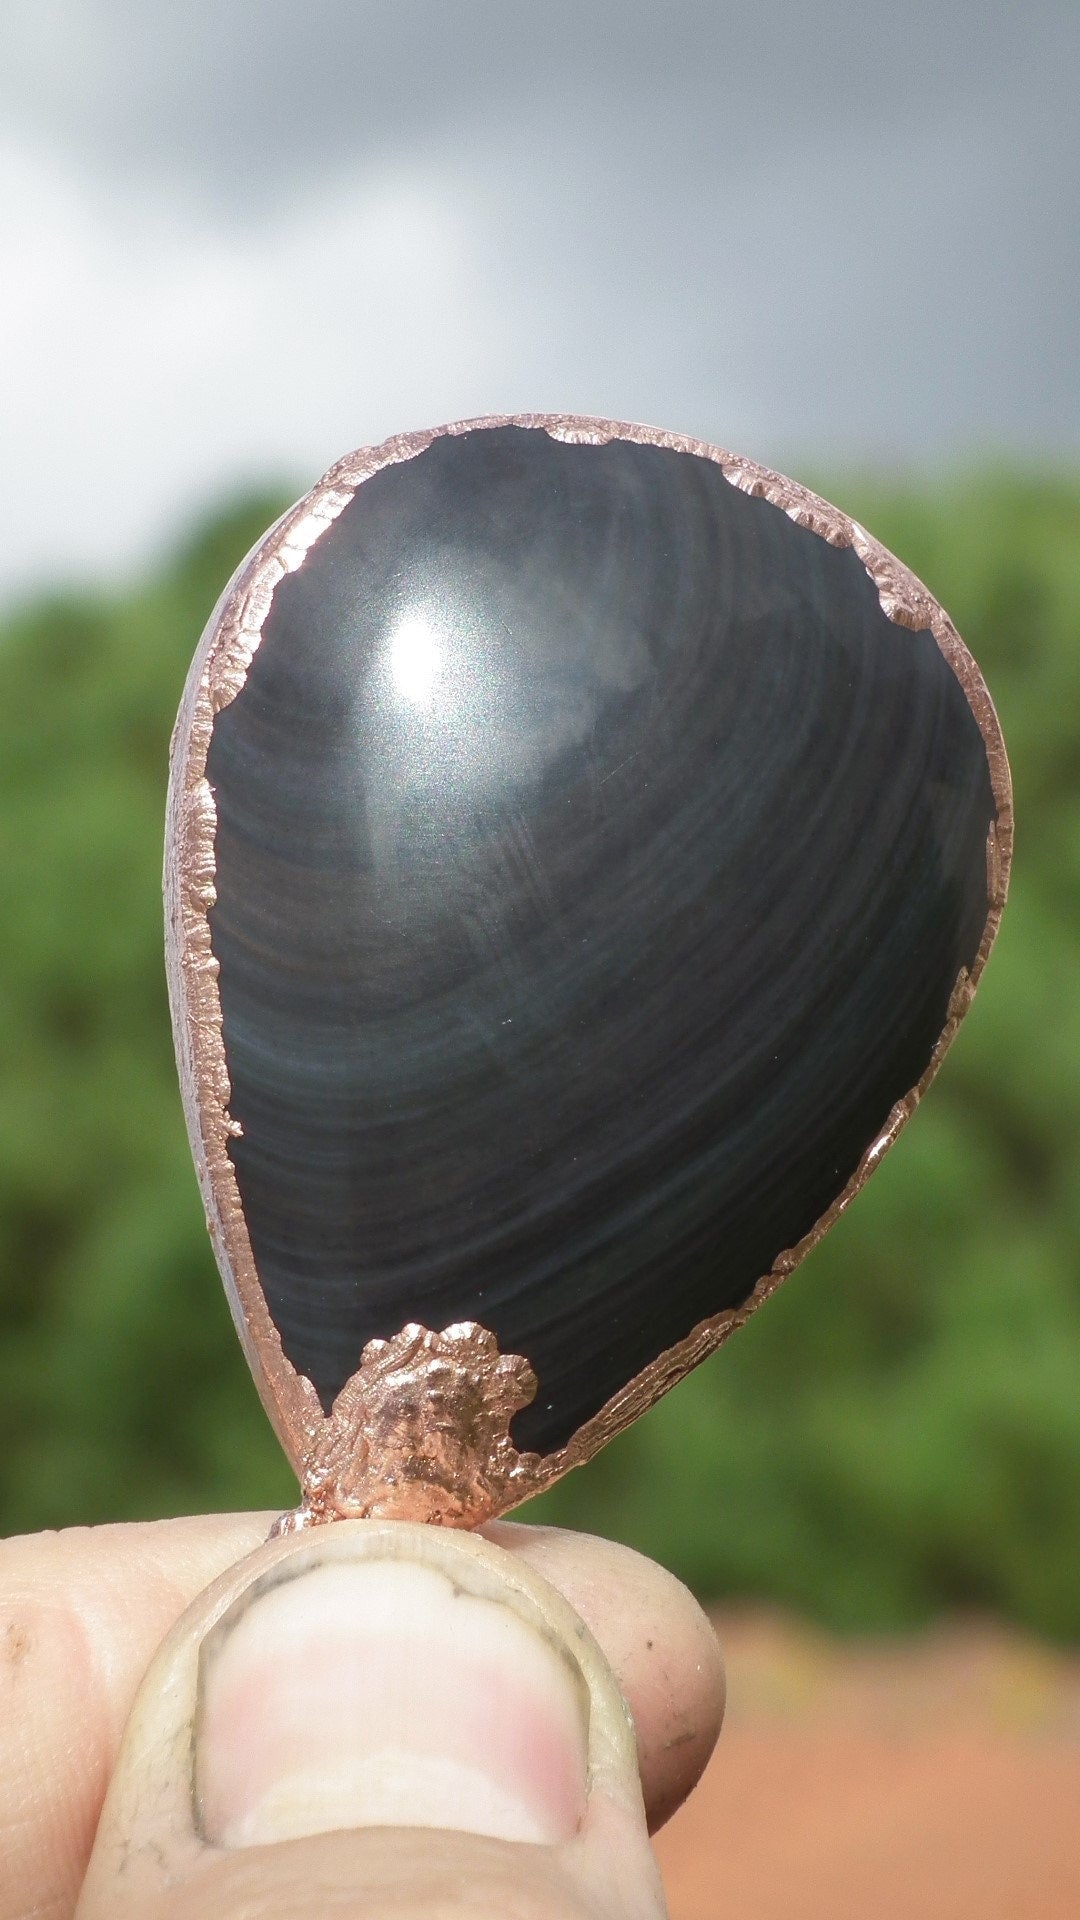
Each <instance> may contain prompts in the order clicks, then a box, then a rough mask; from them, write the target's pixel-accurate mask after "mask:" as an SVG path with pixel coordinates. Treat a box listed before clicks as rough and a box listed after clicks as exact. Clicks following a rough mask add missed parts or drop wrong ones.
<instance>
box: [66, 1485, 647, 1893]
mask: <svg viewBox="0 0 1080 1920" xmlns="http://www.w3.org/2000/svg"><path fill="white" fill-rule="evenodd" d="M483 1911H490V1912H493V1913H506V1914H509V1913H514V1914H515V1915H516V1916H521V1920H571V1917H572V1916H580V1920H586V1916H588V1920H616V1917H617V1920H661V1916H662V1915H663V1911H664V1908H663V1896H662V1893H661V1891H660V1883H659V1877H658V1873H657V1869H656V1865H655V1861H654V1859H653V1856H652V1853H651V1850H650V1848H649V1845H648V1837H647V1829H646V1823H645V1813H644V1806H643V1802H642V1797H641V1788H640V1783H639V1779H638V1771H637V1761H636V1753H635V1745H634V1736H633V1729H632V1725H631V1721H630V1716H629V1713H628V1711H627V1708H626V1706H625V1704H624V1702H623V1699H622V1696H621V1695H620V1693H619V1689H618V1685H617V1682H616V1680H615V1677H614V1675H613V1673H612V1671H611V1669H610V1667H609V1666H608V1664H607V1661H606V1660H605V1659H604V1657H603V1654H602V1653H601V1651H600V1648H599V1646H598V1645H597V1643H596V1642H595V1640H594V1639H593V1637H592V1635H591V1634H590V1633H589V1632H588V1629H587V1628H586V1627H585V1625H584V1623H583V1622H582V1621H581V1620H580V1619H579V1617H578V1616H577V1615H576V1614H575V1613H574V1612H573V1610H572V1609H571V1608H570V1607H569V1605H568V1603H567V1602H566V1601H565V1599H564V1598H563V1597H562V1595H561V1594H559V1593H558V1592H557V1591H556V1589H555V1588H554V1587H552V1586H551V1585H550V1584H549V1583H548V1582H547V1581H545V1580H543V1579H542V1578H541V1577H540V1576H539V1575H538V1574H537V1573H536V1572H535V1571H534V1569H533V1568H531V1567H529V1566H527V1565H526V1564H525V1562H524V1561H523V1560H522V1559H521V1558H519V1557H518V1556H516V1555H512V1554H510V1553H508V1552H506V1551H505V1550H503V1549H502V1548H500V1547H497V1546H495V1545H493V1544H492V1543H491V1542H490V1541H487V1540H484V1539H482V1538H478V1537H477V1536H475V1535H461V1534H454V1533H451V1532H448V1531H444V1530H442V1529H437V1528H432V1527H415V1526H409V1525H406V1524H403V1523H400V1522H398V1523H378V1522H365V1521H352V1522H342V1523H339V1524H337V1525H335V1526H333V1527H327V1528H320V1529H318V1530H315V1531H313V1532H312V1533H310V1534H308V1535H305V1536H301V1537H300V1538H299V1539H297V1538H296V1537H293V1538H289V1539H285V1540H278V1541H274V1542H271V1543H270V1544H269V1545H267V1546H265V1547H263V1548H262V1549H261V1550H260V1551H259V1552H258V1553H256V1554H254V1555H252V1556H251V1557H250V1558H249V1559H248V1560H247V1561H246V1562H244V1563H243V1564H242V1565H241V1566H239V1567H234V1568H232V1569H231V1570H230V1571H229V1572H228V1573H227V1574H225V1575H223V1576H222V1578H221V1579H219V1580H218V1581H217V1582H216V1583H215V1585H214V1586H213V1587H212V1588H211V1589H210V1590H209V1592H208V1593H205V1594H203V1595H201V1596H200V1597H199V1599H198V1600H197V1601H196V1602H195V1603H194V1604H193V1606H192V1607H191V1608H190V1609H189V1610H188V1612H187V1613H186V1614H185V1615H184V1616H183V1618H182V1619H181V1620H180V1621H179V1622H178V1624H177V1626H176V1627H175V1628H174V1630H173V1632H172V1634H171V1635H170V1637H169V1639H168V1641H167V1642H166V1645H165V1646H164V1648H162V1650H161V1652H160V1653H159V1655H158V1656H157V1657H156V1658H155V1660H154V1662H153V1664H152V1665H151V1668H150V1671H149V1673H148V1674H147V1676H146V1679H145V1681H144V1683H143V1685H142V1687H141V1688H140V1690H139V1694H138V1697H137V1699H136V1703H135V1707H134V1710H133V1713H132V1716H131V1719H130V1721H129V1724H128V1727H127V1730H126V1733H125V1735H124V1739H123V1742H122V1745H121V1750H120V1754H119V1757H118V1760H117V1765H116V1769H115V1772H114V1774H113V1778H112V1780H111V1782H110V1786H109V1790H108V1793H107V1796H106V1800H105V1805H104V1808H103V1811H102V1816H101V1821H100V1825H99V1828H98V1833H97V1838H96V1841H95V1845H94V1850H93V1854H92V1857H91V1861H90V1866H89V1870H88V1873H87V1877H86V1882H85V1886H84V1889H83V1893H82V1897H81V1899H80V1902H79V1906H78V1920H146V1916H148V1915H150V1914H153V1915H154V1916H155V1920H195V1916H196V1915H197V1916H199V1920H239V1917H240V1916H241V1915H242V1916H243V1920H271V1916H273V1920H316V1916H319V1917H320V1920H321V1916H323V1915H325V1914H326V1913H328V1912H335V1913H336V1912H340V1913H341V1914H342V1916H343V1920H344V1916H346V1915H351V1916H359V1915H360V1914H363V1915H365V1916H367V1917H369V1920H377V1917H378V1916H383V1915H385V1916H387V1920H388V1917H389V1916H390V1914H391V1913H392V1914H393V1915H394V1916H395V1920H405V1917H406V1916H409V1920H421V1916H430V1915H431V1914H433V1913H438V1915H439V1920H466V1917H467V1916H468V1920H473V1916H475V1915H476V1914H477V1913H478V1912H483Z"/></svg>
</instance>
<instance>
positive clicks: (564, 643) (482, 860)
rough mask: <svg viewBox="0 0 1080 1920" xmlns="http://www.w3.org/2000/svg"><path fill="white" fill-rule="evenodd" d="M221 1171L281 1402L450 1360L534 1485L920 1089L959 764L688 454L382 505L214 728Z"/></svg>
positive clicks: (837, 609)
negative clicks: (511, 1362)
mask: <svg viewBox="0 0 1080 1920" xmlns="http://www.w3.org/2000/svg"><path fill="white" fill-rule="evenodd" d="M208 775H209V778H210V781H211V783H212V786H213V789H214V793H215V796H216V803H217V813H218V829H217V843H216V863H217V875H216V886H217V904H216V906H215V907H214V909H213V910H212V913H211V938H212V943H213V949H214V952H215V954H216V956H217V958H218V960H219V962H220V990H221V1003H222V1010H223V1020H224V1038H225V1047H226V1055H227V1061H228V1068H229V1074H230V1078H231V1082H232V1101H231V1110H232V1113H233V1115H234V1117H235V1118H236V1119H237V1120H238V1121H239V1122H240V1124H241V1126H242V1128H243V1133H242V1136H241V1137H240V1138H238V1139H237V1140H235V1141H234V1142H233V1143H232V1145H231V1147H230V1152H231V1154H232V1157H233V1161H234V1164H235V1169H236V1175H237V1180H238V1184H239V1189H240V1194H241V1198H242V1201H243V1206H244V1211H245V1215H246V1219H247V1223H248V1228H249V1231H250V1236H251V1243H252V1247H253V1251H254V1256H255V1262H256V1267H257V1270H258V1274H259V1278H260V1281H261V1284H262V1287H263V1290H264V1292H265V1294H266V1297H267V1300H268V1303H269V1306H270V1310H271V1312H272V1314H273V1316H274V1319H275V1321H276V1323H277V1326H278V1328H279V1330H280V1332H281V1336H282V1340H283V1344H284V1348H285V1352H286V1354H287V1355H288V1357H289V1359H290V1361H291V1362H292V1364H293V1365H294V1366H295V1367H296V1368H298V1369H299V1370H300V1371H302V1372H303V1373H305V1374H307V1375H309V1376H310V1378H311V1379H312V1380H313V1381H314V1383H315V1385H316V1387H317V1389H318V1392H319V1395H320V1398H321V1400H322V1402H323V1404H324V1406H325V1407H327V1408H329V1406H330V1404H331V1402H332V1400H333V1397H334V1395H335V1394H336V1393H337V1392H338V1390H339V1389H340V1388H341V1387H342V1385H343V1384H344V1382H345V1381H346V1379H347V1378H348V1377H349V1375H350V1374H351V1373H352V1372H354V1371H355V1369H356V1367H357V1365H358V1362H359V1359H360V1354H361V1350H362V1348H363V1346H364V1344H365V1342H366V1341H367V1340H369V1339H371V1338H372V1337H373V1336H375V1335H382V1336H388V1335H390V1334H393V1333H395V1332H397V1330H398V1329H399V1328H400V1327H401V1326H402V1325H403V1324H404V1323H405V1322H406V1321H409V1320H418V1321H420V1322H422V1323H423V1324H424V1325H426V1326H429V1327H433V1328H442V1327H444V1326H446V1325H448V1324H450V1323H451V1322H453V1321H457V1320H464V1319H475V1320H479V1321H481V1322H483V1324H484V1325H485V1326H487V1327H490V1328H491V1329H492V1330H493V1332H494V1333H495V1335H496V1336H497V1339H498V1341H499V1345H500V1347H501V1349H502V1350H503V1351H504V1352H510V1353H522V1354H525V1355H526V1356H527V1357H528V1358H529V1360H530V1361H531V1362H532V1363H533V1365H534V1367H535V1369H536V1372H537V1375H538V1377H539V1382H540V1389H539V1393H538V1395H537V1398H536V1400H535V1402H534V1403H533V1405H532V1406H530V1407H528V1408H526V1409H524V1410H523V1411H522V1412H521V1413H520V1414H519V1415H518V1416H517V1418H516V1420H515V1423H514V1427H513V1429H512V1431H513V1435H514V1439H515V1441H516V1444H517V1445H518V1446H519V1447H522V1448H536V1449H539V1450H541V1451H550V1450H553V1449H554V1448H556V1447H558V1446H560V1445H562V1444H564V1443H565V1442H566V1441H567V1440H568V1439H569V1438H570V1436H571V1435H572V1434H573V1433H574V1431H575V1430H576V1429H577V1428H578V1427H579V1426H580V1425H581V1423H582V1422H584V1421H585V1420H587V1419H588V1418H589V1417H590V1416H591V1415H593V1414H595V1413H596V1412H597V1411H598V1410H599V1408H600V1407H601V1406H602V1405H603V1404H604V1402H605V1401H606V1400H608V1399H609V1398H610V1397H611V1395H612V1394H613V1393H615V1392H616V1390H617V1389H618V1388H620V1387H621V1386H623V1385H624V1384H625V1383H626V1382H627V1381H628V1380H630V1379H631V1378H632V1377H633V1376H634V1375H635V1374H637V1373H638V1372H639V1371H640V1370H641V1369H642V1368H643V1367H644V1366H645V1365H646V1364H647V1363H648V1362H649V1361H651V1360H652V1359H654V1358H655V1357H656V1356H657V1355H658V1354H660V1353H661V1352H663V1351H664V1350H665V1349H666V1348H668V1347H671V1346H672V1345H674V1344H675V1343H676V1342H677V1341H679V1340H680V1339H682V1338H683V1337H684V1336H685V1335H686V1334H688V1333H689V1332H690V1331H691V1329H692V1328H693V1327H694V1326H695V1325H696V1324H697V1323H698V1322H699V1321H701V1320H702V1319H703V1318H705V1317H707V1316H710V1315H713V1314H715V1313H717V1312H719V1311H720V1310H721V1309H722V1308H725V1307H729V1306H734V1305H736V1304H738V1303H739V1302H741V1301H743V1300H745V1299H746V1297H747V1295H748V1294H749V1293H750V1291H751V1290H752V1288H753V1286H754V1283H755V1282H756V1281H757V1279H758V1278H759V1276H761V1275H762V1274H764V1273H766V1272H767V1271H768V1270H769V1268H770V1266H771V1265H772V1263H773V1261H774V1259H775V1258H776V1256H777V1254H778V1253H779V1252H780V1251H781V1250H782V1249H784V1248H787V1247H790V1246H792V1245H793V1244H794V1243H795V1242H797V1241H798V1240H799V1239H800V1238H801V1237H802V1236H803V1235H804V1234H805V1233H806V1232H807V1231H808V1230H809V1229H810V1228H811V1227H812V1226H813V1224H814V1223H815V1222H816V1221H817V1220H818V1219H819V1217H820V1216H821V1214H822V1213H823V1212H824V1211H825V1210H826V1208H827V1207H828V1206H829V1204H830V1202H831V1201H832V1200H833V1199H834V1197H835V1196H836V1195H837V1194H838V1193H839V1192H840V1190H841V1189H842V1188H843V1187H844V1185H845V1184H846V1182H847V1181H848V1179H849V1177H850V1176H851V1174H852V1173H853V1171H854V1169H855V1168H856V1166H857V1164H858V1161H859V1159H860V1157H861V1155H862V1153H863V1152H864V1150H865V1148H866V1147H867V1146H868V1145H869V1143H870V1142H871V1141H872V1139H873V1138H874V1136H875V1134H876V1133H877V1132H878V1130H879V1129H880V1127H881V1125H882V1123H883V1121H884V1120H885V1118H886V1115H887V1114H888V1112H889V1109H890V1107H891V1106H892V1105H893V1103H894V1102H895V1101H896V1100H897V1099H898V1098H899V1097H900V1096H901V1095H902V1094H904V1093H905V1092H906V1091H907V1090H908V1089H909V1088H911V1087H912V1086H913V1085H914V1084H915V1083H916V1081H917V1080H918V1079H919V1078H920V1076H921V1074H922V1072H923V1070H924V1068H925V1067H926V1065H927V1063H928V1060H929V1058H930V1055H931V1052H932V1049H933V1047H934V1044H935V1041H936V1039H937V1036H938V1034H939V1032H940V1030H941V1028H942V1026H943V1024H944V1021H945V1017H946V1009H947V1005H948V1000H949V995H950V992H951V989H952V987H953V984H954V982H955V980H956V976H957V972H958V970H959V968H960V967H961V965H970V963H971V962H972V961H973V959H974V958H975V954H976V951H977V948H978V945H979V941H980V938H981V934H982V931H983V927H984V923H985V920H986V913H987V897H986V836H987V830H988V827H989V824H990V822H991V820H992V819H993V817H994V802H993V796H992V793H991V787H990V779H989V772H988V766H987V757H986V751H985V748H984V744H983V741H982V738H981V736H980V733H979V730H978V727H977V726H976V723H975V720H974V718H973V716H972V713H971V711H970V709H969V706H968V703H967V700H966V698H965V695H964V693H963V691H962V689H961V687H960V685H959V684H958V682H957V680H956V678H955V676H954V674H953V673H952V671H951V669H950V668H949V667H948V665H947V663H946V662H945V660H944V659H943V657H942V655H941V652H940V650H939V648H938V647H937V645H936V644H935V642H934V640H933V638H932V636H931V635H930V634H929V633H917V634H916V633H911V632H909V631H907V630H905V629H903V628H900V627H898V626H897V625H895V624H894V623H892V622H891V621H890V620H888V619H887V618H886V616H885V615H884V613H883V612H882V610H881V606H880V603H879V600H878V596H877V592H876V589H875V587H874V586H873V584H872V582H871V581H870V579H869V578H868V576H867V574H866V572H865V570H864V568H863V566H862V564H861V562H860V561H859V560H858V558H857V557H856V555H855V554H854V553H853V552H851V551H850V550H846V549H844V550H841V549H836V548H833V547H831V546H830V545H828V544H827V543H826V542H825V541H824V540H823V539H821V538H820V537H819V536H817V535H816V534H814V533H812V532H809V531H807V530H806V529H804V528H800V527H799V526H797V525H796V524H795V523H794V522H793V521H792V520H790V519H789V518H788V517H787V516H786V515H785V514H784V513H783V512H782V511H780V510H779V509H778V508H777V507H775V506H773V505H771V504H770V503H768V502H767V501H764V500H760V499H753V498H750V497H749V496H747V495H746V494H744V493H742V492H741V491H739V490H738V489H736V488H735V487H734V486H732V485H731V484H730V483H729V482H728V481H726V480H725V479H724V477H723V474H722V472H721V470H720V468H719V467H718V466H717V465H716V464H715V463H713V462H711V461H708V460H706V459H704V458H701V457H698V456H696V455H692V454H688V453H684V452H676V451H669V450H666V449H661V448H658V447H653V446H646V445H639V444H632V443H629V442H625V441H614V442H612V443H610V444H608V445H605V446H600V447H591V446H573V445H566V444H562V443H560V442H557V441H555V440H554V439H552V438H551V437H550V436H549V435H548V434H547V433H546V432H544V431H542V430H540V429H525V428H521V427H504V428H491V429H477V430H474V431H470V432H469V433H467V434H464V435H462V436H460V437H453V436H448V437H443V438H440V439H437V440H436V441H435V442H434V443H433V444H432V445H431V446H430V448H429V449H428V450H427V451H425V452H424V453H422V454H420V455H418V456H416V457H414V458H412V459H410V460H408V461H406V462H404V463H401V464H398V465H395V466H391V467H389V468H386V469H384V470H383V471H382V472H380V473H379V474H377V475H376V476H375V477H374V478H372V479H371V480H369V481H367V482H366V483H365V484H364V485H362V486H361V487H360V489H359V491H358V492H357V494H356V496H355V498H354V499H353V501H352V502H351V504H350V505H349V506H348V507H347V508H346V510H345V511H344V512H343V513H342V515H341V516H340V518H339V519H338V520H337V521H336V522H335V523H334V525H333V526H332V527H331V528H330V529H329V531H328V532H327V533H326V534H325V535H324V536H323V537H322V538H321V539H320V540H319V541H318V543H317V544H316V546H315V547H314V548H313V549H312V551H311V553H310V554H309V556H308V558H307V559H306V561H305V562H304V564H303V566H302V567H301V568H300V569H299V570H298V571H297V572H296V573H295V574H293V575H291V576H289V577H288V578H286V579H285V580H284V581H283V582H282V583H281V584H280V586H279V587H278V588H277V591H276V593H275V596H274V601H273V606H272V609H271V612H270V614H269V617H268V619H267V622H266V625H265V628H264V633H263V638H262V642H261V645H260V646H259V648H258V651H257V652H256V654H255V657H254V660H253V662H252V665H251V669H250V672H249V674H248V676H247V680H246V682H245V684H244V686H243V688H242V690H241V692H240V694H239V695H238V697H237V698H236V699H235V700H234V701H233V702H232V703H231V705H229V706H228V707H226V708H225V709H224V710H223V711H222V712H221V713H220V714H219V715H218V717H217V719H216V721H215V724H214V730H213V736H212V741H211V747H210V755H209V762H208Z"/></svg>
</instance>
